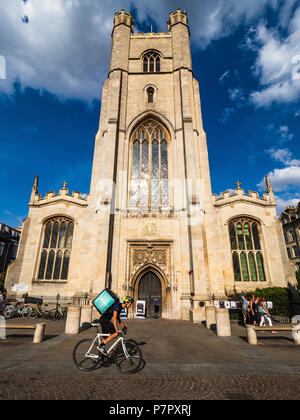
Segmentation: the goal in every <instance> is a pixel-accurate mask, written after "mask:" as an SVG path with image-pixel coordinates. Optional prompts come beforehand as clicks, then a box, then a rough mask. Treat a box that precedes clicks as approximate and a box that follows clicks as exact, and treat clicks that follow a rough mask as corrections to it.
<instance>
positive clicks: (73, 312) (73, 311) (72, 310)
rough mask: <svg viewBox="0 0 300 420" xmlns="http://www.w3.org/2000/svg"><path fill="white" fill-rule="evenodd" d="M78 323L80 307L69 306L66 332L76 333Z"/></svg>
mask: <svg viewBox="0 0 300 420" xmlns="http://www.w3.org/2000/svg"><path fill="white" fill-rule="evenodd" d="M79 323H80V307H79V306H69V307H68V314H67V321H66V329H65V333H66V334H78V333H79Z"/></svg>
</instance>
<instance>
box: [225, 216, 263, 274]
mask: <svg viewBox="0 0 300 420" xmlns="http://www.w3.org/2000/svg"><path fill="white" fill-rule="evenodd" d="M229 237H230V244H231V250H232V260H233V269H234V278H235V281H237V282H241V281H244V282H249V281H253V282H257V281H262V282H263V281H266V275H265V268H264V260H263V253H262V248H261V237H260V225H259V224H258V222H256V221H255V220H253V219H250V218H247V217H241V218H237V219H235V220H232V221H231V222H230V223H229Z"/></svg>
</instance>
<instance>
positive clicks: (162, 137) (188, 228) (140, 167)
mask: <svg viewBox="0 0 300 420" xmlns="http://www.w3.org/2000/svg"><path fill="white" fill-rule="evenodd" d="M133 25H134V22H133V19H132V16H131V14H130V13H128V14H127V13H126V12H125V11H124V10H122V11H121V12H120V13H116V15H115V19H114V26H113V32H112V48H111V62H110V70H109V75H108V78H107V80H106V81H105V82H104V85H103V93H102V103H101V115H100V124H99V130H98V133H97V135H96V140H95V152H94V161H93V168H92V178H91V188H90V194H88V195H87V196H83V195H81V193H79V192H75V191H73V192H72V193H70V192H69V190H68V189H67V188H66V185H65V184H64V186H63V188H61V189H60V190H59V193H58V194H56V193H55V192H49V193H47V194H46V196H45V197H41V195H40V194H39V193H38V183H37V179H36V180H35V183H34V186H33V189H32V193H31V198H30V202H29V214H28V217H27V219H26V220H25V221H24V225H23V231H22V237H21V243H20V247H19V251H18V255H17V259H16V261H15V262H14V263H13V264H12V265H11V266H10V267H9V270H8V274H7V281H6V287H7V289H8V291H11V286H12V284H18V283H19V284H26V285H28V293H29V295H33V296H44V297H46V296H56V295H57V293H59V294H60V296H65V297H72V296H76V295H78V294H84V293H86V292H88V293H89V295H90V296H91V297H92V296H95V295H96V294H98V293H99V292H100V291H101V290H102V289H103V288H104V287H110V288H111V289H112V290H113V291H115V292H116V293H117V294H118V295H119V296H125V295H127V294H129V295H133V296H134V298H135V299H138V298H140V299H143V300H146V302H147V305H148V310H149V313H150V312H151V307H152V304H153V298H155V297H156V298H157V299H158V300H159V304H160V309H161V315H162V316H163V317H165V318H170V319H185V320H189V319H193V320H194V321H197V320H201V318H202V316H203V314H202V312H201V311H202V310H203V309H201V308H200V305H199V303H200V302H202V301H204V302H207V301H209V300H210V299H211V298H212V296H215V298H224V297H225V295H226V293H228V292H232V291H233V290H234V289H235V290H237V291H242V290H243V291H246V290H253V289H255V288H256V287H270V286H287V284H288V283H289V282H290V283H294V278H295V273H294V268H293V266H292V265H291V264H290V262H289V260H288V257H287V254H286V249H285V244H284V238H283V232H282V227H281V224H280V222H279V221H278V219H277V216H276V211H275V209H276V203H275V199H274V195H273V192H272V188H271V185H270V184H269V183H267V193H266V194H264V195H263V197H260V196H259V195H258V193H256V192H251V191H250V192H249V193H245V192H244V190H243V189H242V188H241V187H240V184H239V183H237V188H236V190H235V192H234V193H230V192H225V193H222V194H221V195H220V196H216V195H213V194H212V191H211V180H210V170H209V161H208V151H207V143H206V134H205V132H204V128H203V123H202V115H201V104H200V94H199V86H198V82H197V80H195V78H194V76H193V68H192V60H191V50H190V39H189V27H188V20H187V15H186V13H185V12H182V11H181V10H179V9H178V10H177V11H176V12H175V13H171V14H170V17H169V20H168V32H166V33H147V34H144V33H134V30H133Z"/></svg>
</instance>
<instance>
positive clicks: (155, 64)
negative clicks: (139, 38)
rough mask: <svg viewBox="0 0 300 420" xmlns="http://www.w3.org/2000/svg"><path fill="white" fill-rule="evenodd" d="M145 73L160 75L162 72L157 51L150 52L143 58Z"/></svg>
mask: <svg viewBox="0 0 300 420" xmlns="http://www.w3.org/2000/svg"><path fill="white" fill-rule="evenodd" d="M143 71H144V73H159V72H160V56H159V54H158V53H157V52H155V51H150V52H148V53H147V54H146V55H144V58H143Z"/></svg>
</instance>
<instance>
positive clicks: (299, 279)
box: [296, 270, 300, 293]
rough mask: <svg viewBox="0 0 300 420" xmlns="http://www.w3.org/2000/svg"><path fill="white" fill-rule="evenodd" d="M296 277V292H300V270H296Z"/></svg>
mask: <svg viewBox="0 0 300 420" xmlns="http://www.w3.org/2000/svg"><path fill="white" fill-rule="evenodd" d="M296 278H297V282H298V286H297V289H298V292H299V293H300V270H298V271H296Z"/></svg>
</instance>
